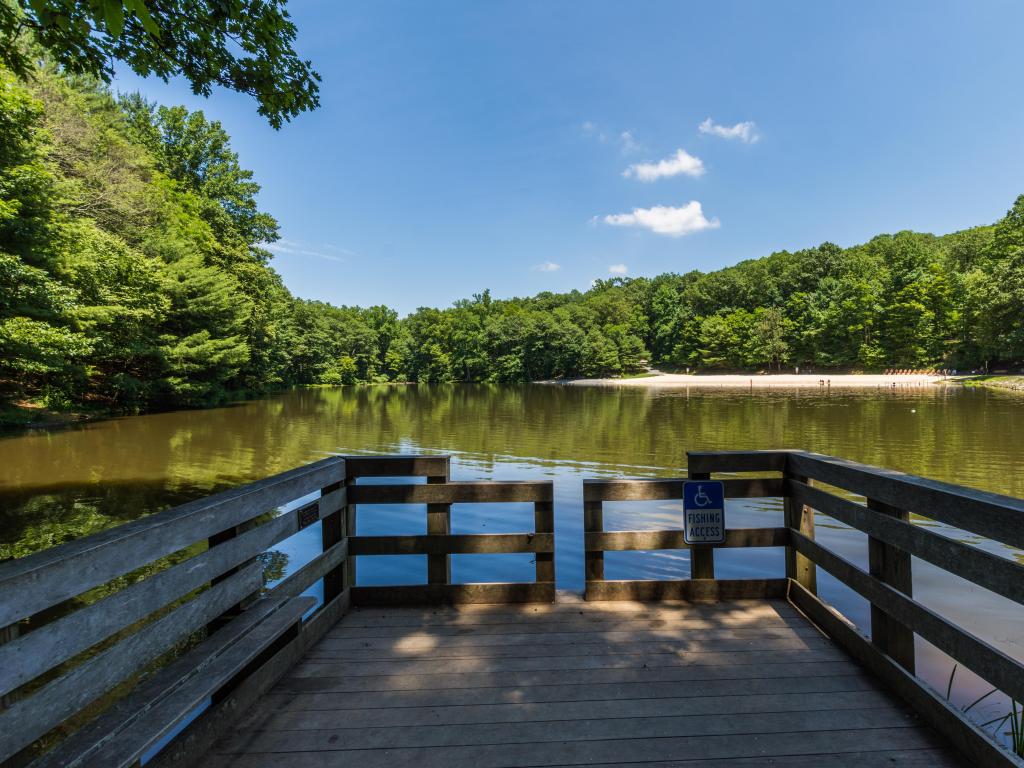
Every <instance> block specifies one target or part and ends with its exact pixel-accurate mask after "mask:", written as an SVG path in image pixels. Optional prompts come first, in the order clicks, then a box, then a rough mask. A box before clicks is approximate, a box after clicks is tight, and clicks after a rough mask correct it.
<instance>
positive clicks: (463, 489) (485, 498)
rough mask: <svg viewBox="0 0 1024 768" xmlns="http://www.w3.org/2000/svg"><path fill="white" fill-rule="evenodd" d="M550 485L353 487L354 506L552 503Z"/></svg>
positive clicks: (502, 482) (473, 483)
mask: <svg viewBox="0 0 1024 768" xmlns="http://www.w3.org/2000/svg"><path fill="white" fill-rule="evenodd" d="M552 496H553V493H552V484H551V482H550V481H535V480H521V481H506V480H476V481H467V482H454V483H437V484H432V485H431V484H428V485H351V486H349V487H348V501H349V503H350V504H475V503H483V502H523V501H551V500H552Z"/></svg>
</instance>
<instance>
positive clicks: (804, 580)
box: [782, 470, 818, 595]
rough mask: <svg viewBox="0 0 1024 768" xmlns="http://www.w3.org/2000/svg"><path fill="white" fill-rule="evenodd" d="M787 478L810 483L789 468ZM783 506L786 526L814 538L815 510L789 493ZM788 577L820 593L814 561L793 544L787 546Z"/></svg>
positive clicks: (815, 592)
mask: <svg viewBox="0 0 1024 768" xmlns="http://www.w3.org/2000/svg"><path fill="white" fill-rule="evenodd" d="M785 479H786V480H793V481H796V482H798V483H810V480H808V479H807V478H806V477H803V476H802V475H796V474H793V473H791V472H789V471H788V470H787V471H786V472H785ZM782 506H783V515H784V524H785V526H786V528H788V529H789V530H793V531H796V532H797V533H802V534H803V535H804V536H806V537H807V538H808V539H813V538H814V510H813V509H811V508H810V507H808V506H807V505H806V504H801V503H799V502H798V501H797V500H796V499H794V498H793V497H792V496H789V495H787V496H785V497H784V498H783V500H782ZM786 578H787V579H792V580H793V581H795V582H796V583H797V584H799V585H800V586H801V587H803V588H804V589H806V590H807V591H808V592H810V593H811V594H812V595H816V594H818V577H817V570H816V567H815V565H814V563H813V562H812V561H811V560H809V559H808V558H806V557H804V556H803V555H801V554H800V553H799V552H797V551H796V548H795V547H793V546H792V545H789V546H787V547H786Z"/></svg>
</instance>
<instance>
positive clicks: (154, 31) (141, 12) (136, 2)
mask: <svg viewBox="0 0 1024 768" xmlns="http://www.w3.org/2000/svg"><path fill="white" fill-rule="evenodd" d="M125 7H127V8H128V9H129V10H131V12H132V13H134V14H135V18H137V19H138V20H139V23H141V24H142V27H143V29H145V30H146V31H147V32H148V33H149V34H151V35H152V36H153V37H160V27H159V26H158V25H157V23H156V21H154V20H153V17H152V16H151V15H150V13H149V8H147V7H146V2H145V0H125Z"/></svg>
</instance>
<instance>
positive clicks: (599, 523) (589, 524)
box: [583, 480, 604, 582]
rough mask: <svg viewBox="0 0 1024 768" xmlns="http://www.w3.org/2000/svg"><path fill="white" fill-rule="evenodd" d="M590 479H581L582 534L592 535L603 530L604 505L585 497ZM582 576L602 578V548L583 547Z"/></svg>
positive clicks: (594, 578)
mask: <svg viewBox="0 0 1024 768" xmlns="http://www.w3.org/2000/svg"><path fill="white" fill-rule="evenodd" d="M592 482H593V481H591V480H584V481H583V531H584V533H583V535H584V536H585V537H586V536H592V535H596V534H600V533H601V532H603V531H604V506H603V502H602V501H601V500H600V499H590V498H587V494H588V489H589V488H590V483H592ZM583 567H584V578H585V579H586V580H587V581H588V582H590V581H602V580H603V579H604V550H603V549H595V548H593V547H585V551H584V553H583Z"/></svg>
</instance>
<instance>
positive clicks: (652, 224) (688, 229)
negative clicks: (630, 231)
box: [604, 200, 721, 237]
mask: <svg viewBox="0 0 1024 768" xmlns="http://www.w3.org/2000/svg"><path fill="white" fill-rule="evenodd" d="M604 222H605V224H611V225H612V226H613V227H643V228H644V229H649V230H651V231H652V232H656V233H657V234H659V235H668V236H670V237H682V236H683V235H689V234H692V233H693V232H700V231H701V230H704V229H718V228H719V227H720V226H721V222H719V221H718V219H711V220H708V219H707V218H705V216H704V211H703V210H702V209H701V205H700V203H699V202H697V201H696V200H691V201H690V202H688V203H687V204H686V205H684V206H682V207H680V208H673V207H671V206H667V205H656V206H654V207H653V208H634V209H633V212H632V213H614V214H610V215H608V216H605V217H604Z"/></svg>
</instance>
